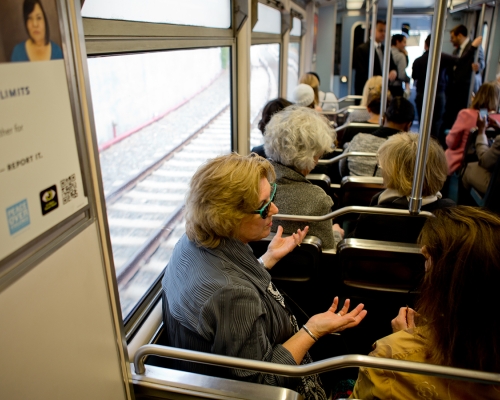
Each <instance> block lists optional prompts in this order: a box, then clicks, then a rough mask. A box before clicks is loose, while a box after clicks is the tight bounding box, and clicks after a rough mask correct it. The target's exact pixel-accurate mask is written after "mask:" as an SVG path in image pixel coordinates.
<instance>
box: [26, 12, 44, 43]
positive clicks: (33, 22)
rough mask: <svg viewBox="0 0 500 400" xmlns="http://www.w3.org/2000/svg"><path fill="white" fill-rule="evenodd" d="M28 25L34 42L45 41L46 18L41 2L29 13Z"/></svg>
mask: <svg viewBox="0 0 500 400" xmlns="http://www.w3.org/2000/svg"><path fill="white" fill-rule="evenodd" d="M26 27H27V28H28V34H29V36H30V38H31V40H33V42H35V43H45V19H44V17H43V11H42V8H41V7H40V5H39V4H35V8H33V11H32V12H31V13H30V14H29V15H28V20H27V21H26Z"/></svg>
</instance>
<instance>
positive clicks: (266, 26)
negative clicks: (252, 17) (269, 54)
mask: <svg viewBox="0 0 500 400" xmlns="http://www.w3.org/2000/svg"><path fill="white" fill-rule="evenodd" d="M257 10H258V14H257V15H258V18H259V20H258V21H257V23H256V24H255V26H254V28H253V31H254V32H265V33H275V34H277V35H279V34H281V13H280V12H279V10H277V9H275V8H273V7H269V6H266V5H264V4H262V3H258V8H257Z"/></svg>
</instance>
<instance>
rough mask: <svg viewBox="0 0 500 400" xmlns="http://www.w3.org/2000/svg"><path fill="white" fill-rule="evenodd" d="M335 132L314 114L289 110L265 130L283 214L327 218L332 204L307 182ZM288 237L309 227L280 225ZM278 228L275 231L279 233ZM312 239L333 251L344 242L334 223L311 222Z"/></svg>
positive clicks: (302, 108)
mask: <svg viewBox="0 0 500 400" xmlns="http://www.w3.org/2000/svg"><path fill="white" fill-rule="evenodd" d="M335 137H336V136H335V131H334V130H332V129H331V128H330V125H329V123H328V121H327V120H326V119H325V118H324V117H323V116H321V115H320V114H318V113H317V112H314V110H311V109H308V108H305V107H299V106H290V107H287V108H285V109H284V110H282V111H280V112H279V113H277V114H274V115H273V117H272V118H271V121H269V124H268V125H267V127H266V136H264V149H265V151H266V154H267V156H268V158H269V159H270V160H271V162H272V164H273V166H274V170H275V171H276V183H277V184H278V196H277V197H276V201H275V203H276V205H277V206H278V208H279V209H280V210H281V213H282V214H289V215H325V214H328V213H329V212H331V210H332V206H333V201H332V199H331V197H330V196H328V195H327V194H326V193H325V191H324V190H323V189H321V188H320V187H319V186H316V185H313V184H312V183H311V182H309V181H308V180H307V178H306V175H307V174H309V173H310V172H311V171H312V170H313V169H314V167H315V166H316V164H317V163H318V160H319V159H320V158H321V156H322V155H323V154H324V153H326V152H329V151H332V147H333V143H334V141H335ZM276 223H277V224H278V223H279V225H280V226H282V227H283V231H284V232H285V233H293V232H296V231H297V229H303V228H304V226H305V225H306V223H304V222H294V221H279V220H276ZM276 229H277V227H276V226H274V227H273V228H272V230H273V231H276ZM309 235H313V236H317V237H319V238H320V239H321V241H322V245H323V248H324V249H331V248H333V247H335V246H336V243H338V242H339V241H340V240H342V235H343V231H342V229H340V227H339V225H338V224H336V225H334V226H333V227H332V223H331V221H322V222H311V223H310V224H309Z"/></svg>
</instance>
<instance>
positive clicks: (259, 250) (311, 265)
mask: <svg viewBox="0 0 500 400" xmlns="http://www.w3.org/2000/svg"><path fill="white" fill-rule="evenodd" d="M274 235H275V234H274V233H271V234H270V235H269V236H268V237H266V238H264V239H261V240H258V241H256V242H250V243H249V245H250V247H251V248H252V250H253V253H254V255H255V257H260V256H261V255H262V254H264V253H265V252H266V251H267V247H268V246H269V243H270V242H271V240H272V239H273V238H274ZM283 236H288V235H283ZM321 245H322V243H321V239H320V238H318V237H316V236H306V237H305V238H304V240H303V241H302V244H301V246H300V247H298V246H297V247H296V248H295V249H293V251H292V252H291V253H289V254H287V255H286V256H285V257H283V258H282V259H281V260H280V261H279V262H278V263H277V264H276V265H275V266H274V267H273V268H272V269H271V270H270V271H269V272H270V274H271V276H272V278H273V281H288V282H307V281H309V280H311V279H312V278H313V277H314V276H315V275H316V274H317V272H318V269H319V264H320V262H321V254H322V248H321Z"/></svg>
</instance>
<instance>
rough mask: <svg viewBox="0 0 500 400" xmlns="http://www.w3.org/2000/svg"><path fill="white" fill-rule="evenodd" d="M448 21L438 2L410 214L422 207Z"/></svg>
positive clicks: (444, 8)
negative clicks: (445, 30)
mask: <svg viewBox="0 0 500 400" xmlns="http://www.w3.org/2000/svg"><path fill="white" fill-rule="evenodd" d="M445 21H446V2H445V1H441V0H436V1H435V5H434V21H433V22H432V32H433V33H432V40H431V46H430V49H429V61H428V62H427V78H426V80H425V90H424V99H423V104H424V107H423V110H422V111H423V112H422V118H421V127H420V138H419V141H418V149H417V159H416V161H415V168H414V169H413V171H414V175H413V187H412V191H411V197H410V205H409V209H410V213H412V214H418V213H419V212H420V208H421V206H422V187H423V185H424V178H425V164H426V161H427V150H428V147H429V140H430V134H431V125H432V114H433V110H434V100H435V95H436V87H437V82H438V77H439V64H440V63H441V49H442V47H443V34H444V27H445Z"/></svg>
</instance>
